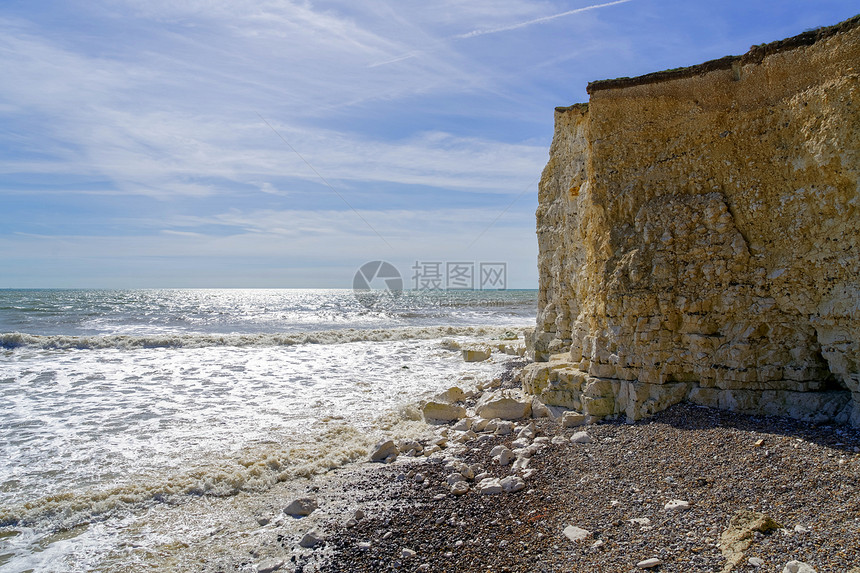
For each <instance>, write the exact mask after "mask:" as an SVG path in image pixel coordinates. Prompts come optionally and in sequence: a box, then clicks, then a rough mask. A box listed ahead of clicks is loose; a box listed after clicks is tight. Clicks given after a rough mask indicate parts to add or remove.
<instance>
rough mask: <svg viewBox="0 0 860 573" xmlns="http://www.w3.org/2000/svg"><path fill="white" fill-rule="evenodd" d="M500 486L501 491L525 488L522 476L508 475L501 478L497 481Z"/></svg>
mask: <svg viewBox="0 0 860 573" xmlns="http://www.w3.org/2000/svg"><path fill="white" fill-rule="evenodd" d="M499 483H500V484H501V486H502V491H506V492H511V493H512V492H515V491H520V490H521V489H525V487H526V482H525V481H523V478H521V477H519V476H508V477H506V478H502V480H501V482H499Z"/></svg>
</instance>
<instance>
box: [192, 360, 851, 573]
mask: <svg viewBox="0 0 860 573" xmlns="http://www.w3.org/2000/svg"><path fill="white" fill-rule="evenodd" d="M508 372H509V374H508V375H507V377H506V380H504V381H503V382H502V389H504V390H508V391H516V389H517V386H518V383H517V382H516V380H515V379H516V376H515V373H513V372H511V371H510V370H509V371H508ZM480 398H481V395H480V394H478V395H475V396H473V397H472V398H471V399H467V401H466V404H467V405H473V404H475V403H476V401H478V400H479V399H480ZM470 410H471V407H470ZM457 424H458V422H453V421H452V422H449V423H446V424H440V425H438V426H437V427H436V430H435V434H436V435H437V436H445V437H446V438H445V439H446V440H447V442H448V444H451V446H450V447H446V448H444V449H442V450H440V451H438V452H436V453H434V454H432V455H430V456H429V457H428V456H421V457H409V456H403V455H401V456H398V457H397V459H396V460H394V461H392V462H391V463H386V464H378V463H366V464H362V465H359V466H357V467H350V468H341V469H339V470H336V471H333V472H330V473H329V474H327V475H323V476H320V477H319V479H317V480H314V481H313V482H310V483H309V484H308V485H307V487H306V488H305V493H304V495H305V496H310V497H312V498H315V499H316V500H317V501H318V503H319V504H320V509H322V510H324V512H325V514H326V517H325V518H322V515H319V516H317V517H315V516H314V515H313V514H311V516H309V517H301V518H290V519H291V529H292V530H293V531H294V532H296V533H293V534H292V535H289V536H282V537H280V538H279V540H278V543H277V544H276V546H268V547H265V548H263V547H257V548H255V549H254V550H252V551H251V552H250V553H249V555H248V559H247V560H246V561H244V563H242V564H241V567H242V568H241V569H240V570H242V571H255V572H257V573H270V572H274V571H295V572H299V571H301V572H311V571H324V572H333V573H334V572H341V571H343V572H347V571H381V570H387V571H389V570H390V571H461V572H465V573H470V572H475V573H478V572H480V573H487V572H490V571H491V572H494V573H500V572H505V571H507V572H520V571H522V572H526V571H560V570H592V571H638V570H644V569H648V570H654V571H666V572H668V571H679V572H680V571H684V572H690V571H724V572H725V571H782V570H783V569H784V568H785V567H786V565H787V564H788V563H789V562H791V561H795V560H796V561H798V562H803V563H805V564H807V565H808V566H810V567H812V568H813V570H814V571H817V572H818V573H824V572H831V571H832V572H834V573H836V572H843V573H844V572H846V571H849V572H851V573H860V547H857V546H856V540H857V539H860V492H858V491H857V488H856V484H857V483H858V481H860V430H858V429H855V428H851V427H847V426H832V425H831V426H822V425H815V424H811V423H805V422H798V421H796V420H792V419H787V418H775V417H761V416H759V417H754V416H746V415H741V414H735V413H732V412H727V411H720V410H714V409H709V408H705V407H701V406H695V405H690V404H679V405H677V406H674V407H672V408H670V409H668V410H666V411H664V412H661V413H658V414H657V415H655V416H653V417H652V418H650V419H648V420H643V421H639V422H636V423H634V424H628V423H625V422H624V421H623V420H605V421H601V422H598V423H595V424H589V425H583V426H577V427H563V425H562V423H561V419H560V418H558V419H555V420H553V419H550V418H535V419H531V418H529V419H521V420H517V421H515V422H514V427H513V431H512V432H511V433H510V434H506V435H497V434H495V433H490V432H475V433H474V436H470V435H469V434H466V432H461V431H457V430H454V429H453V428H454V427H455V426H457ZM462 426H463V425H462V424H461V426H459V427H462ZM529 428H532V429H533V431H534V433H535V435H534V436H533V437H531V438H529V437H527V436H528V435H529V434H530V432H529V430H528V429H529ZM578 432H585V434H586V435H587V436H588V439H590V440H592V441H591V442H590V443H572V442H571V437H573V435H574V434H576V433H578ZM523 434H525V436H526V442H527V443H528V444H529V445H528V447H529V448H531V450H532V452H531V453H530V454H529V458H528V462H526V463H525V467H523V466H522V465H520V466H519V467H517V463H516V462H514V461H513V460H512V461H511V462H509V463H508V464H507V465H504V466H502V465H500V464H499V460H498V459H496V460H494V459H493V458H492V456H491V455H490V452H491V451H493V449H494V448H497V446H505V447H508V448H511V449H513V450H514V451H515V452H516V451H517V449H516V446H517V445H519V446H522V445H523V443H522V442H519V443H517V444H515V443H514V441H515V440H518V439H522V438H523ZM458 441H462V443H458ZM584 441H587V440H584ZM497 451H498V450H497ZM519 454H520V457H522V454H523V452H522V451H519ZM515 457H516V456H514V457H513V458H514V459H515ZM462 463H465V464H466V465H467V466H470V468H471V469H472V470H473V473H477V474H480V473H486V474H488V476H487V477H490V478H504V477H507V476H510V475H516V476H518V477H520V478H521V479H522V480H523V484H524V487H523V488H522V489H521V490H519V491H511V492H506V491H503V492H501V493H496V494H481V493H479V492H478V490H479V488H480V486H479V485H478V483H479V479H480V478H482V477H484V476H481V475H477V476H473V477H472V479H466V480H465V481H466V483H467V484H468V486H469V491H468V492H467V493H465V494H461V495H455V494H454V493H453V492H452V486H451V485H449V481H450V480H449V476H450V474H451V473H453V472H455V470H456V468H457V467H460V468H463V466H461V465H459V464H462ZM515 467H516V468H517V469H512V468H515ZM461 471H464V472H465V473H467V474H468V470H467V469H465V468H464V469H463V470H461ZM465 477H469V476H465ZM678 500H680V501H684V502H687V504H689V505H687V504H677V505H678V506H679V508H677V509H671V508H668V509H667V507H668V506H667V504H669V503H670V502H673V501H678ZM282 501H283V506H284V507H286V506H287V504H289V503H290V501H291V500H289V499H284V500H282ZM330 504H334V505H335V506H337V507H331V506H330ZM327 505H329V506H328V507H326V506H327ZM356 510H360V511H361V512H362V513H363V515H362V513H359V515H358V516H356V515H355V512H356ZM321 513H322V512H321ZM751 516H752V517H751ZM356 517H359V519H356ZM755 518H758V519H759V520H760V521H761V520H764V521H762V522H761V523H768V524H770V525H766V526H762V525H761V523H759V524H758V525H754V524H753V525H750V523H752V522H753V521H754V520H755ZM305 520H307V521H305ZM730 525H731V526H732V527H733V528H734V531H735V534H736V537H738V536H739V537H740V540H738V539H734V538H730V537H727V535H730V534H729V533H727V531H728V530H729V528H730ZM570 526H573V528H578V529H570ZM745 527H746V529H744V528H745ZM756 527H758V529H760V531H757V530H756ZM310 530H313V531H314V535H317V536H318V541H317V542H313V541H314V540H311V542H310V544H311V545H312V547H302V546H301V545H300V541H302V538H303V537H304V535H305V534H306V533H308V531H310ZM579 530H583V531H579ZM565 531H567V532H568V533H569V534H571V535H569V536H566V535H565ZM572 532H579V535H580V536H581V539H577V540H573V539H576V536H575V535H573V533H572ZM572 538H573V539H572ZM305 541H307V539H306V538H305ZM254 555H256V556H257V558H255V557H254ZM649 560H659V562H660V564H659V565H654V563H657V562H656V561H649ZM729 563H735V564H734V566H733V567H728V564H729ZM211 565H214V564H211ZM236 565H239V563H236ZM204 570H206V571H217V570H224V569H219V568H218V567H217V566H216V567H205V568H204ZM800 570H802V571H808V570H804V569H800Z"/></svg>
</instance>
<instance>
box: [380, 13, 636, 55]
mask: <svg viewBox="0 0 860 573" xmlns="http://www.w3.org/2000/svg"><path fill="white" fill-rule="evenodd" d="M631 1H632V0H615V1H614V2H605V3H603V4H595V5H593V6H585V7H583V8H577V9H576V10H568V11H567V12H561V13H560V14H553V15H552V16H544V17H542V18H535V19H534V20H529V21H527V22H520V23H519V24H510V25H508V26H502V27H501V28H492V29H490V30H472V31H471V32H467V33H465V34H458V35H456V36H450V37H448V38H447V39H446V40H442V41H439V42H435V43H434V44H431V45H430V46H428V47H426V48H424V49H423V50H413V51H411V52H409V53H406V54H403V55H401V56H397V57H395V58H391V59H389V60H385V61H383V62H376V63H373V64H370V65H368V66H367V67H368V68H377V67H379V66H387V65H388V64H393V63H396V62H401V61H403V60H408V59H410V58H415V57H417V56H420V55H422V54H426V53H428V52H432V51H434V50H435V49H436V48H438V47H440V46H442V45H444V44H447V43H448V42H449V41H451V40H464V39H467V38H475V37H477V36H485V35H487V34H498V33H499V32H507V31H509V30H518V29H520V28H525V27H526V26H532V25H534V24H542V23H544V22H549V21H550V20H555V19H556V18H563V17H565V16H570V15H571V14H579V13H580V12H588V11H589V10H597V9H598V8H606V7H607V6H615V5H616V4H625V3H627V2H631Z"/></svg>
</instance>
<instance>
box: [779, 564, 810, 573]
mask: <svg viewBox="0 0 860 573" xmlns="http://www.w3.org/2000/svg"><path fill="white" fill-rule="evenodd" d="M782 573H816V571H815V569H813V568H812V567H811V566H810V565H807V564H806V563H804V562H803V561H789V562H788V563H786V564H785V567H784V568H783V570H782Z"/></svg>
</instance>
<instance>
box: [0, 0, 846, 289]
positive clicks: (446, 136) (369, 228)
mask: <svg viewBox="0 0 860 573" xmlns="http://www.w3.org/2000/svg"><path fill="white" fill-rule="evenodd" d="M858 11H860V9H858V5H857V2H856V0H850V1H848V0H805V1H799V0H744V1H736V0H727V1H720V2H713V1H709V2H705V1H701V2H700V1H693V0H691V1H687V2H678V1H674V0H626V1H624V0H622V1H620V2H604V3H597V2H593V1H592V2H588V1H573V0H568V1H561V0H559V1H521V0H492V1H489V0H476V1H450V0H447V1H437V2H434V1H429V2H428V1H426V0H422V1H416V0H378V1H372V2H362V1H345V0H344V1H339V0H333V1H320V2H318V1H287V0H271V1H267V2H252V1H244V0H206V1H204V0H188V1H183V2H176V1H175V0H170V1H168V0H90V1H88V2H79V3H71V2H42V1H38V0H35V1H34V0H26V1H16V0H4V2H3V3H2V5H0V75H2V77H3V78H4V80H3V81H2V82H0V205H2V207H0V287H120V288H122V287H333V288H339V287H343V288H346V287H349V286H350V284H351V281H352V277H353V274H354V272H355V270H356V269H357V268H358V267H359V266H360V265H361V264H362V263H364V262H366V261H369V260H375V259H383V260H388V261H391V262H392V263H394V264H395V265H396V266H397V267H398V268H400V270H401V272H402V273H403V274H404V275H405V276H404V278H405V279H406V283H407V286H408V285H409V284H410V277H409V273H410V270H409V269H410V267H411V265H412V264H414V262H415V261H423V262H434V261H438V262H463V261H473V262H476V263H479V262H505V263H507V268H508V287H509V288H535V287H536V286H537V270H536V264H537V263H536V257H537V243H536V240H535V234H534V211H535V208H536V206H537V180H538V178H539V176H540V172H541V170H542V168H543V166H544V164H545V163H546V160H547V153H548V148H549V144H550V141H551V137H552V127H553V126H552V122H553V108H554V107H556V106H563V105H570V104H572V103H576V102H581V101H587V94H586V93H585V86H586V84H587V83H588V81H591V80H597V79H606V78H613V77H619V76H635V75H640V74H644V73H648V72H652V71H657V70H661V69H666V68H674V67H678V66H685V65H692V64H696V63H699V62H702V61H705V60H709V59H713V58H718V57H722V56H724V55H728V54H741V53H744V52H745V51H746V50H747V49H748V48H749V47H750V45H752V44H759V43H764V42H769V41H773V40H779V39H782V38H785V37H788V36H792V35H795V34H798V33H800V32H802V31H804V30H806V29H808V28H813V27H817V26H822V25H830V24H835V23H837V22H839V21H841V20H844V19H846V18H848V17H851V16H853V15H854V14H856V13H857V12H858ZM294 150H295V151H294ZM323 178H324V179H325V181H327V182H328V184H330V185H331V187H329V186H328V185H327V184H326V183H324V182H323V180H322V179H323ZM332 188H333V189H332Z"/></svg>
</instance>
